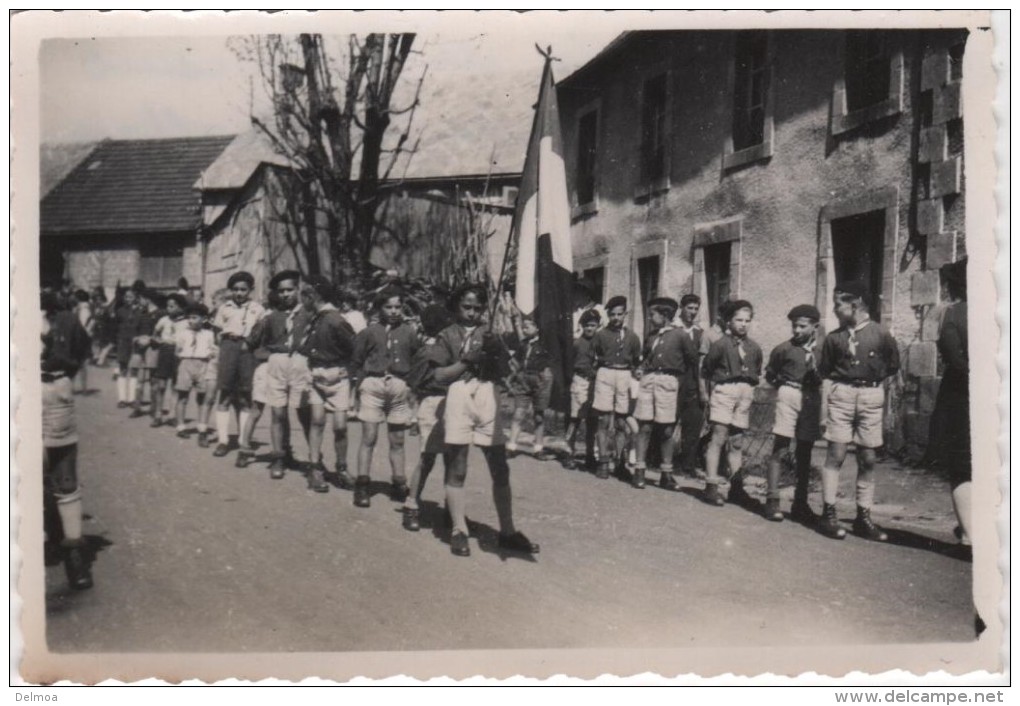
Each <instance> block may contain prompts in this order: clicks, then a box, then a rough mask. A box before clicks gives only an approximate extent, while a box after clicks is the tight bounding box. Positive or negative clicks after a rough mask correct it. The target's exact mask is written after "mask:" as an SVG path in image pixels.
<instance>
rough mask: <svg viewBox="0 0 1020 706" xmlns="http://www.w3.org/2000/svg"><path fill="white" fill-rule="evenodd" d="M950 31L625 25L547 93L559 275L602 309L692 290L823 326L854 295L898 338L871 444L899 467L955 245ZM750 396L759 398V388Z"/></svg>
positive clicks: (925, 389) (959, 176) (778, 324)
mask: <svg viewBox="0 0 1020 706" xmlns="http://www.w3.org/2000/svg"><path fill="white" fill-rule="evenodd" d="M966 38H967V37H966V32H965V31H963V30H909V31H907V30H889V31H874V30H872V31H835V30H832V31H823V30H768V31H744V32H737V31H640V32H629V33H625V34H623V35H621V36H620V37H619V38H617V39H616V40H615V41H614V42H612V43H611V44H610V45H609V46H607V47H606V48H605V49H604V50H603V51H602V52H601V53H600V54H598V55H597V56H596V57H594V58H593V59H592V60H591V61H590V62H588V63H587V64H585V65H584V66H583V67H581V68H580V69H578V70H577V71H575V72H574V73H573V74H571V75H570V76H568V77H567V78H565V79H564V80H562V81H561V82H560V83H559V85H558V94H559V101H560V108H561V116H562V121H563V134H564V140H565V145H566V150H567V164H568V180H569V190H570V194H571V197H572V231H573V247H574V257H575V269H576V270H577V271H578V272H581V273H584V274H585V275H586V276H587V277H589V278H590V279H593V280H595V281H596V282H597V283H598V284H599V285H600V286H601V287H602V291H603V294H604V296H605V297H608V296H610V295H613V294H625V295H628V296H629V298H630V299H631V301H632V302H634V304H635V306H634V307H633V310H634V314H633V316H634V319H633V325H634V328H635V329H637V330H638V331H642V330H643V328H644V316H643V310H642V306H641V302H643V301H647V299H648V298H650V297H651V296H654V295H657V294H662V295H665V294H669V295H672V296H677V295H680V294H683V293H685V292H696V293H699V294H700V295H701V296H702V299H703V301H704V302H705V303H706V306H704V307H703V313H704V316H705V319H706V321H707V320H708V318H709V317H710V316H711V315H712V313H713V312H714V311H715V310H716V309H717V307H718V306H719V303H720V302H721V301H723V300H725V299H726V298H736V297H739V298H744V299H749V300H751V301H752V302H753V303H754V305H755V322H754V325H753V328H752V336H753V337H754V338H755V339H756V340H758V341H759V342H760V343H761V344H762V346H763V348H764V349H765V350H766V352H767V351H768V350H770V349H771V348H772V347H773V346H775V345H776V344H778V343H779V342H780V341H782V340H783V339H784V338H785V337H787V336H788V335H789V326H788V323H787V321H786V319H785V315H786V312H787V311H788V310H789V309H790V308H791V307H792V306H793V305H795V304H800V303H814V304H815V305H817V306H818V307H819V309H820V310H821V311H822V312H823V313H824V314H825V315H826V317H827V319H826V321H825V322H824V323H825V325H826V326H827V327H830V328H831V327H832V326H833V324H834V319H833V317H832V314H831V310H832V305H831V294H832V288H833V285H834V283H835V281H836V280H837V279H843V278H853V279H861V280H864V281H865V282H867V284H868V286H869V287H870V289H871V291H872V293H873V295H874V296H873V298H874V300H875V301H876V302H878V306H876V307H875V309H876V311H875V318H878V319H879V320H881V322H882V323H884V324H886V325H887V326H889V328H890V329H891V330H892V332H893V335H894V336H895V337H896V339H897V341H898V342H899V345H900V348H901V353H902V357H903V361H904V370H903V375H902V376H901V379H900V381H899V382H898V383H897V384H896V385H895V386H894V387H895V389H894V393H893V394H892V395H890V397H891V400H890V410H889V411H890V412H892V413H891V414H888V415H887V429H886V432H887V437H886V441H887V447H888V448H889V449H891V450H893V451H896V452H906V453H907V454H908V455H911V456H914V457H916V456H918V455H919V454H920V453H921V452H922V450H923V448H924V446H925V444H926V442H927V433H928V426H929V419H930V413H931V411H932V407H933V404H934V393H935V391H936V389H937V384H938V378H937V372H938V371H937V367H936V366H937V355H936V350H935V343H934V342H935V340H936V337H937V326H938V312H939V307H938V306H937V305H938V303H939V299H940V296H939V275H938V268H939V266H940V265H942V264H944V263H946V262H949V261H952V260H954V259H957V258H958V257H960V256H962V255H963V253H964V251H965V239H964V198H963V194H964V184H963V128H962V119H963V116H962V102H961V90H962V82H963V76H962V65H963V52H964V46H965V42H966ZM762 394H763V395H764V394H765V393H764V392H763V393H762Z"/></svg>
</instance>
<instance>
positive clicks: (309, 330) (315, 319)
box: [297, 303, 336, 350]
mask: <svg viewBox="0 0 1020 706" xmlns="http://www.w3.org/2000/svg"><path fill="white" fill-rule="evenodd" d="M335 309H336V307H334V306H332V305H331V304H328V303H327V304H323V305H322V307H321V308H319V309H316V310H315V315H314V316H312V320H311V321H309V322H308V326H306V327H305V335H304V336H302V337H301V345H299V346H298V348H297V349H298V350H303V349H304V347H305V345H307V343H308V340H309V339H310V338H311V337H312V334H313V333H315V329H316V327H317V326H318V325H319V320H320V319H321V318H322V315H323V314H325V313H326V312H327V311H332V310H335Z"/></svg>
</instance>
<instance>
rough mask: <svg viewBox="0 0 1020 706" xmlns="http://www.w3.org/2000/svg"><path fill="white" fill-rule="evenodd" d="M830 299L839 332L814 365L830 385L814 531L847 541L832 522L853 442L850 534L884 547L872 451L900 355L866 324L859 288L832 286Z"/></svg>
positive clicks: (864, 295) (863, 291)
mask: <svg viewBox="0 0 1020 706" xmlns="http://www.w3.org/2000/svg"><path fill="white" fill-rule="evenodd" d="M833 299H834V307H833V310H834V311H835V314H836V318H837V319H838V320H839V324H840V327H839V328H838V329H836V330H835V331H833V332H832V333H830V334H829V335H828V336H826V337H825V342H824V343H823V344H822V357H821V362H820V364H819V366H818V370H819V373H820V374H821V376H822V377H823V378H824V379H827V380H830V381H831V382H832V385H831V387H830V388H829V391H828V400H827V402H828V405H827V407H828V412H827V422H826V430H825V439H826V440H827V441H828V442H829V449H828V453H827V455H826V459H825V467H824V468H823V469H822V496H823V499H824V506H823V514H822V520H821V523H820V524H819V528H820V530H821V532H822V533H823V534H825V535H826V536H828V537H832V538H834V539H843V537H845V536H846V532H845V530H843V528H842V527H840V526H839V520H838V518H837V517H836V493H837V490H838V488H839V471H840V469H841V468H842V467H843V461H844V460H845V459H846V452H847V446H848V445H849V444H850V442H853V443H854V444H855V445H856V446H857V518H856V519H855V520H854V524H853V529H854V533H855V534H857V535H859V536H861V537H864V538H866V539H871V540H874V541H876V542H884V541H886V540H887V539H888V535H886V533H885V532H883V531H882V529H881V528H880V527H878V526H876V525H875V523H874V522H872V520H871V506H872V503H873V501H874V498H875V479H874V469H875V449H877V448H879V447H881V446H882V443H883V439H882V413H883V410H884V408H885V388H884V387H883V384H884V382H885V380H886V379H887V378H889V377H892V376H893V375H895V374H896V373H897V372H899V369H900V353H899V349H898V348H897V347H896V341H895V340H894V339H893V337H892V336H891V335H890V334H889V332H888V331H887V330H886V328H885V327H884V326H882V325H881V324H878V323H876V322H875V321H873V320H872V319H871V313H870V304H871V302H870V300H869V297H868V290H867V287H865V285H864V284H863V283H861V282H845V283H840V284H837V285H836V290H835V292H834V295H833Z"/></svg>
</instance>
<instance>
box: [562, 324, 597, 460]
mask: <svg viewBox="0 0 1020 706" xmlns="http://www.w3.org/2000/svg"><path fill="white" fill-rule="evenodd" d="M579 325H580V328H581V334H580V335H579V336H578V337H577V338H575V339H574V375H573V377H572V378H571V381H570V423H569V424H568V425H567V435H566V436H567V446H568V448H569V449H570V454H569V455H568V456H567V460H566V461H565V462H564V464H563V465H564V466H565V467H566V468H568V469H570V470H573V469H575V468H577V461H576V460H575V457H574V454H575V452H576V448H575V445H576V443H577V431H578V429H579V428H580V426H581V423H582V422H583V423H584V431H585V439H584V464H585V467H586V468H588V469H591V470H594V466H595V428H596V426H597V425H598V420H597V419H596V418H595V415H593V414H592V410H591V395H592V380H594V378H595V349H594V347H593V340H594V338H595V332H596V331H598V330H599V326H601V325H602V317H601V316H600V315H599V313H598V312H597V311H595V310H594V309H589V310H587V311H584V312H583V313H582V314H581V316H580V320H579Z"/></svg>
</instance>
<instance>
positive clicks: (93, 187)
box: [40, 136, 233, 235]
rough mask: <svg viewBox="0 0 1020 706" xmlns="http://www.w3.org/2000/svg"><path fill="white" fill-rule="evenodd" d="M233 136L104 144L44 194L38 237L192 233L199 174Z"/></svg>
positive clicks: (196, 222)
mask: <svg viewBox="0 0 1020 706" xmlns="http://www.w3.org/2000/svg"><path fill="white" fill-rule="evenodd" d="M232 139H233V136H225V137H222V136H221V137H183V138H172V139H161V140H109V141H107V142H103V143H101V144H100V145H99V146H98V147H97V148H96V149H95V151H93V152H92V153H91V154H90V155H89V156H88V158H87V159H85V160H84V161H82V162H81V163H80V164H79V165H78V166H77V167H75V168H74V170H73V171H71V173H70V174H68V176H67V177H66V178H65V179H64V180H63V181H62V182H60V184H58V185H57V186H56V188H54V189H53V190H52V191H51V192H50V193H49V194H47V195H46V196H45V197H44V198H43V200H42V204H41V213H40V226H41V227H40V230H41V231H42V233H43V234H54V235H56V234H73V233H125V232H132V233H142V232H167V231H182V230H191V229H194V228H196V227H197V226H198V223H199V208H198V205H199V201H198V193H197V192H196V191H195V190H194V189H193V184H194V183H195V180H196V179H198V176H199V174H200V173H201V172H202V170H203V169H205V168H206V167H208V166H209V165H210V164H212V162H213V160H215V159H216V157H217V156H218V155H219V154H220V152H222V151H223V149H224V148H225V147H226V146H227V145H228V144H229V143H230V141H231V140H232Z"/></svg>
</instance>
